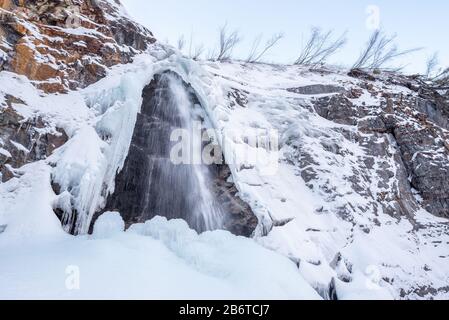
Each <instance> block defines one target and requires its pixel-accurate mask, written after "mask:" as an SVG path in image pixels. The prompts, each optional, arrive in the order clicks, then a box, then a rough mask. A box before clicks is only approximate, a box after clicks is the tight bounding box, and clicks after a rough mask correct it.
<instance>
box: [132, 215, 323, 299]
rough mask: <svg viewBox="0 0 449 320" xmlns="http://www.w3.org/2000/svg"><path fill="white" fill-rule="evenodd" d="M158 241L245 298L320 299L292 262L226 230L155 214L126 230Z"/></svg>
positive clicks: (195, 267)
mask: <svg viewBox="0 0 449 320" xmlns="http://www.w3.org/2000/svg"><path fill="white" fill-rule="evenodd" d="M128 232H129V233H134V234H138V235H144V236H148V237H151V238H153V239H155V240H159V241H161V242H162V243H163V244H164V245H165V246H166V247H167V248H168V249H169V250H170V251H172V252H173V253H174V254H175V255H176V256H177V257H179V258H180V259H181V260H183V261H184V262H185V263H186V264H187V265H189V266H190V267H192V268H194V269H196V270H197V271H199V272H200V273H202V274H206V275H208V276H210V277H213V278H218V279H222V280H225V281H226V282H228V283H232V286H234V287H236V288H240V290H239V289H237V292H239V291H240V292H246V294H247V295H246V296H247V297H248V296H249V297H264V298H267V297H271V298H274V299H276V298H278V297H288V298H293V299H321V297H320V296H319V295H318V294H317V293H316V291H315V290H314V289H313V288H312V287H311V286H310V285H309V284H308V283H307V282H306V281H305V280H304V279H303V277H302V276H301V274H300V272H299V270H298V269H297V267H296V266H295V264H294V263H293V262H292V261H290V260H289V259H287V258H285V257H284V256H281V255H279V254H277V253H275V252H273V251H270V250H268V249H266V248H264V247H262V246H260V245H258V244H257V243H256V242H255V241H254V240H252V239H248V238H244V237H236V236H234V235H232V234H231V233H229V232H227V231H213V232H205V233H202V234H197V233H196V232H195V231H194V230H192V229H190V228H189V227H188V225H187V223H186V222H185V221H184V220H170V221H167V219H166V218H164V217H155V218H154V219H152V220H150V221H147V222H146V223H145V224H136V225H133V226H131V228H130V229H129V231H128Z"/></svg>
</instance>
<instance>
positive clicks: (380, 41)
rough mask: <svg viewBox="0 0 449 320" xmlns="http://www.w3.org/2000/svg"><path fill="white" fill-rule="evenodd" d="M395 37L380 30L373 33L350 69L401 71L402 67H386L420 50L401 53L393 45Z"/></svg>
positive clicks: (415, 49)
mask: <svg viewBox="0 0 449 320" xmlns="http://www.w3.org/2000/svg"><path fill="white" fill-rule="evenodd" d="M396 37H397V36H396V35H393V36H387V35H385V34H384V33H383V31H382V30H376V31H374V32H373V33H372V34H371V36H370V38H369V40H368V42H367V43H366V45H365V48H364V49H363V51H362V53H361V54H360V56H359V58H358V59H357V61H356V63H355V64H354V65H353V66H352V69H369V70H374V69H388V70H395V71H399V70H401V69H402V68H403V67H396V68H391V67H390V68H388V67H386V66H387V65H388V64H389V63H391V62H392V61H393V60H395V59H396V58H398V57H401V56H405V55H408V54H410V53H413V52H416V51H419V50H421V49H422V48H414V49H409V50H403V51H401V50H399V49H398V47H397V46H396V44H395V40H396Z"/></svg>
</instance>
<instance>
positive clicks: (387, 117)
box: [303, 73, 449, 220]
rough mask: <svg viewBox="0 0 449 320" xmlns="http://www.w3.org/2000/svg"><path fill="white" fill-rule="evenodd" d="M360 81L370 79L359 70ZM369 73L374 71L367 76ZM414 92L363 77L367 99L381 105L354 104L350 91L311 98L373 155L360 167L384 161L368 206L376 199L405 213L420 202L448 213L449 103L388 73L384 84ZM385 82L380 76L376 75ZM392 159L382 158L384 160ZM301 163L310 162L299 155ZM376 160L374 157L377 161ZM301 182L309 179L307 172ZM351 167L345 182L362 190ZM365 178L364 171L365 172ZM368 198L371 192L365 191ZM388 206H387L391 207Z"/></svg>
mask: <svg viewBox="0 0 449 320" xmlns="http://www.w3.org/2000/svg"><path fill="white" fill-rule="evenodd" d="M356 75H358V76H359V77H361V78H362V79H364V80H366V79H368V80H374V79H371V78H369V77H367V76H366V74H365V73H362V74H361V75H359V74H358V73H356V74H354V75H353V76H356ZM372 77H374V75H372ZM393 80H394V84H396V85H402V86H404V87H407V88H412V89H413V90H416V91H419V92H420V94H419V95H414V94H403V93H395V92H389V91H388V90H387V89H384V90H381V89H375V88H374V86H373V84H371V83H370V82H369V81H368V82H364V84H363V85H362V88H366V89H367V90H368V93H369V94H370V95H371V96H372V97H373V98H377V97H379V96H380V97H382V98H381V105H380V106H377V105H369V104H367V103H365V102H363V103H361V104H360V103H358V104H357V103H356V102H355V101H356V100H357V99H359V98H360V94H355V95H354V89H352V90H348V91H347V92H345V93H342V94H338V95H333V96H331V97H324V98H319V99H317V100H315V101H314V103H313V104H314V107H315V111H316V112H317V113H318V114H319V115H320V116H322V117H324V118H326V119H328V120H331V121H333V122H336V123H339V124H343V125H349V126H353V127H357V129H358V131H355V132H354V131H353V130H351V129H350V128H348V130H347V131H346V130H345V129H344V128H342V129H341V130H343V132H345V131H346V132H345V133H344V134H345V135H346V136H347V138H348V139H349V140H350V141H355V142H357V143H359V144H360V145H362V146H363V147H364V148H365V150H366V151H367V153H368V154H369V155H370V156H372V157H373V158H366V159H360V161H361V162H363V164H362V165H361V166H362V168H365V169H368V170H374V157H375V159H385V161H381V162H380V167H379V163H378V164H377V167H378V169H377V170H378V171H377V175H378V178H379V179H380V182H379V187H380V188H384V189H385V190H384V191H383V192H382V197H381V198H379V199H373V202H372V205H373V206H374V207H376V206H377V203H381V204H382V206H383V210H384V211H386V212H389V213H390V214H392V215H394V214H400V215H403V216H409V217H411V219H412V220H413V218H412V217H413V212H414V211H416V209H417V208H418V207H419V205H421V206H422V207H424V208H425V209H426V210H428V211H429V212H431V213H433V214H435V215H437V216H441V217H449V146H448V141H449V132H448V131H447V130H445V128H447V123H448V121H449V117H448V111H447V110H448V108H449V104H447V101H446V100H444V98H443V97H442V96H441V95H440V93H438V91H436V90H430V89H429V88H426V87H425V86H423V85H422V84H420V83H418V82H417V81H414V80H413V79H410V78H406V77H402V76H397V77H394V78H393V76H391V77H390V78H389V80H387V81H389V82H392V81H393ZM382 81H385V79H382ZM389 158H390V159H392V160H393V161H387V159H389ZM303 161H304V163H303V167H304V168H306V167H309V166H310V162H309V161H307V158H305V157H303ZM377 161H379V160H377ZM309 171H310V168H309V169H308V171H306V173H307V172H308V173H307V177H310V178H308V179H306V180H309V181H310V180H312V179H313V177H314V173H313V172H309ZM359 174H360V171H358V170H357V171H355V172H354V176H353V177H350V178H349V180H350V181H351V183H352V184H353V186H352V187H353V189H354V190H358V192H359V193H365V192H366V188H364V187H363V185H364V183H365V181H364V179H360V177H358V176H359ZM366 176H367V177H369V176H370V174H369V173H367V174H366ZM366 196H367V197H368V198H369V197H372V195H369V194H366ZM392 204H393V207H392Z"/></svg>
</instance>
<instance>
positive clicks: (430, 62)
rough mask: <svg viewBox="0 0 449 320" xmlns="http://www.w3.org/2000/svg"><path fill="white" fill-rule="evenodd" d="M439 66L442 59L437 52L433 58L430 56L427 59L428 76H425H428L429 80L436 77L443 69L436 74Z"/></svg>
mask: <svg viewBox="0 0 449 320" xmlns="http://www.w3.org/2000/svg"><path fill="white" fill-rule="evenodd" d="M439 64H440V59H439V58H438V53H437V52H435V53H434V54H433V55H432V56H430V57H429V58H428V59H427V62H426V74H425V76H426V78H427V79H431V78H432V75H434V74H436V73H439V72H440V71H441V68H440V70H438V71H437V72H436V70H437V69H438V65H439Z"/></svg>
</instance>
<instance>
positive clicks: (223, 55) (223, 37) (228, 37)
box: [214, 23, 242, 61]
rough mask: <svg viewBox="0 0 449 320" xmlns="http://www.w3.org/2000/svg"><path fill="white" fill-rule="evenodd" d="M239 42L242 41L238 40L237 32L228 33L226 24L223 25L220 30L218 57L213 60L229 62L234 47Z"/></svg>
mask: <svg viewBox="0 0 449 320" xmlns="http://www.w3.org/2000/svg"><path fill="white" fill-rule="evenodd" d="M241 40H242V39H241V38H240V36H239V33H238V32H237V31H233V32H230V33H228V30H227V24H226V23H225V24H224V25H223V26H222V27H221V28H220V38H219V47H218V55H217V57H216V58H215V59H214V60H216V61H226V60H230V59H231V57H232V52H233V50H234V48H235V46H236V45H237V44H238V43H239V42H240V41H241Z"/></svg>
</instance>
